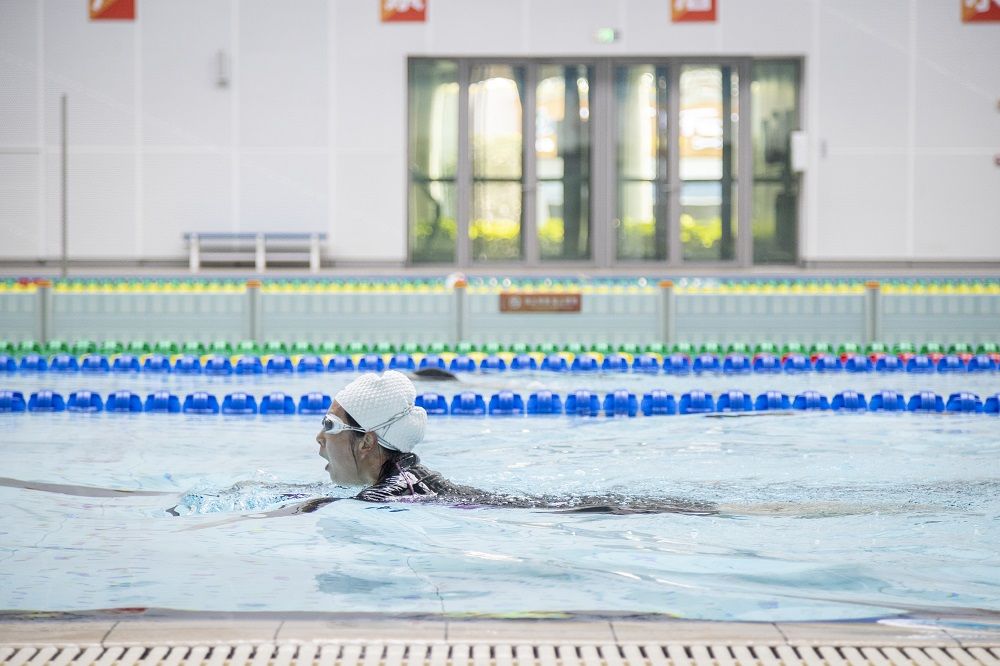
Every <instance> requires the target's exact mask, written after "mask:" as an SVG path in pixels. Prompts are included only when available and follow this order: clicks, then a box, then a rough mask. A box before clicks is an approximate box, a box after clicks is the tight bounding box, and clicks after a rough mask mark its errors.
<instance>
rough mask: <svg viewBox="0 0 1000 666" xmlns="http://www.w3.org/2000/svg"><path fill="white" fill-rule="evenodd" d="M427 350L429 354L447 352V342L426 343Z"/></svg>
mask: <svg viewBox="0 0 1000 666" xmlns="http://www.w3.org/2000/svg"><path fill="white" fill-rule="evenodd" d="M427 352H428V353H429V354H445V353H447V352H448V344H447V343H445V342H441V341H437V342H432V343H430V344H429V345H427Z"/></svg>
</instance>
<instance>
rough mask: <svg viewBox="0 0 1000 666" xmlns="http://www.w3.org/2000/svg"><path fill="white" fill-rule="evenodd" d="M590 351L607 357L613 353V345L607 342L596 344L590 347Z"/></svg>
mask: <svg viewBox="0 0 1000 666" xmlns="http://www.w3.org/2000/svg"><path fill="white" fill-rule="evenodd" d="M590 351H592V352H594V353H595V354H602V355H605V356H606V355H607V354H609V353H611V345H609V344H608V343H607V342H595V343H594V344H592V345H590Z"/></svg>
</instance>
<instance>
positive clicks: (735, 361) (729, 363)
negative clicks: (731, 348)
mask: <svg viewBox="0 0 1000 666" xmlns="http://www.w3.org/2000/svg"><path fill="white" fill-rule="evenodd" d="M750 370H751V365H750V358H749V357H748V356H747V355H746V354H726V357H725V358H724V359H723V360H722V373H723V374H726V375H745V374H749V372H750Z"/></svg>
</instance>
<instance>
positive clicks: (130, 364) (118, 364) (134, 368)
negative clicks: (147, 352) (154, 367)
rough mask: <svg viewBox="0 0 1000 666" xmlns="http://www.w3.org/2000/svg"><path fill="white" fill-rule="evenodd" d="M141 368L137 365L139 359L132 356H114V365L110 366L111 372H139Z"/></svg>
mask: <svg viewBox="0 0 1000 666" xmlns="http://www.w3.org/2000/svg"><path fill="white" fill-rule="evenodd" d="M141 369H142V367H141V366H140V365H139V359H138V358H137V357H135V356H133V355H132V354H121V355H120V356H116V357H115V360H114V363H113V364H112V365H111V371H112V372H119V373H121V372H139V371H140V370H141Z"/></svg>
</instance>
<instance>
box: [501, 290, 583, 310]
mask: <svg viewBox="0 0 1000 666" xmlns="http://www.w3.org/2000/svg"><path fill="white" fill-rule="evenodd" d="M582 303H583V296H582V295H581V294H579V293H576V292H573V293H552V294H549V293H531V294H525V293H522V292H508V291H505V292H503V293H501V294H500V312H579V311H580V307H581V305H582Z"/></svg>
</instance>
